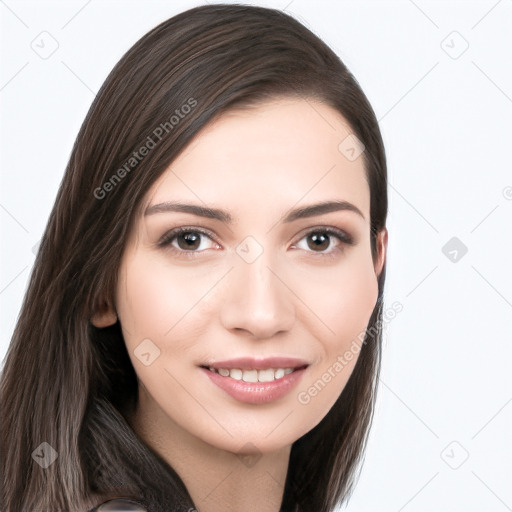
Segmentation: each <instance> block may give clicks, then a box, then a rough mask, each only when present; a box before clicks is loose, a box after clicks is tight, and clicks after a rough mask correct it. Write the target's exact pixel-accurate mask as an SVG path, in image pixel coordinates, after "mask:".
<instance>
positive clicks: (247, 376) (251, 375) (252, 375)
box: [242, 370, 258, 382]
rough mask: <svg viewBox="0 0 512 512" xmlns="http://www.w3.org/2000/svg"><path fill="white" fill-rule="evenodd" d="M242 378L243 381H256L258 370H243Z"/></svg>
mask: <svg viewBox="0 0 512 512" xmlns="http://www.w3.org/2000/svg"><path fill="white" fill-rule="evenodd" d="M242 380H243V381H244V382H258V370H244V372H243V376H242Z"/></svg>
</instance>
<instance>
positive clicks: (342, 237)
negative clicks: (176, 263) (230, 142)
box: [156, 225, 355, 258]
mask: <svg viewBox="0 0 512 512" xmlns="http://www.w3.org/2000/svg"><path fill="white" fill-rule="evenodd" d="M190 232H192V233H200V234H202V235H205V236H206V237H208V238H210V239H211V240H212V241H213V242H214V243H215V244H217V245H221V244H220V243H219V242H217V241H216V236H215V235H214V234H213V233H212V232H211V231H210V230H208V229H205V228H200V227H198V226H179V227H176V228H173V229H170V230H169V231H167V232H166V233H165V234H164V235H163V236H162V237H161V238H160V240H159V241H158V242H157V243H156V245H157V246H158V247H162V248H168V249H170V250H171V251H172V252H175V253H178V254H179V255H180V256H181V255H183V256H184V257H186V258H195V257H198V256H200V255H201V254H202V253H203V252H204V251H184V250H181V249H176V248H175V247H173V246H172V245H171V241H172V240H174V238H176V236H178V235H180V234H181V233H190ZM312 233H325V234H327V235H328V236H330V237H335V238H337V239H338V241H339V242H341V244H342V245H343V244H345V245H354V244H355V240H354V238H353V237H352V236H351V235H350V234H348V233H347V232H346V231H344V230H342V229H340V228H336V227H334V226H322V225H318V226H314V227H311V228H308V229H306V230H305V231H303V232H302V233H301V234H300V235H299V236H298V238H297V241H296V242H295V243H294V244H293V245H292V247H293V246H295V245H296V244H297V243H298V242H300V241H301V240H302V239H303V238H305V237H307V236H308V235H311V234H312ZM339 250H340V249H339V248H338V249H335V250H331V251H330V252H318V253H315V251H306V252H309V253H311V254H313V255H315V256H316V257H322V256H323V257H334V256H335V255H336V254H335V253H337V252H339Z"/></svg>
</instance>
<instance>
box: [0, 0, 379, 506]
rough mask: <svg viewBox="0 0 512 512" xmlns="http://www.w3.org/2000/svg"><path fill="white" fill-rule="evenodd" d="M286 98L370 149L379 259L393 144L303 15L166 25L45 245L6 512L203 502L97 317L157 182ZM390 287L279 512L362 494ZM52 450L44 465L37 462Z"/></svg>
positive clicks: (103, 107) (224, 9) (10, 444)
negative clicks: (226, 124) (243, 116)
mask: <svg viewBox="0 0 512 512" xmlns="http://www.w3.org/2000/svg"><path fill="white" fill-rule="evenodd" d="M283 96H295V97H304V98H314V99H318V100H320V101H322V102H324V103H326V104H327V105H329V106H331V107H332V108H334V109H336V110H337V111H338V112H340V113H341V114H342V115H343V116H344V117H345V119H346V120H347V121H348V122H349V124H350V126H351V128H352V130H353V132H354V134H355V135H356V136H357V138H358V139H359V140H360V141H362V143H363V144H364V146H365V151H364V153H363V155H362V157H363V158H364V163H365V169H366V173H367V180H368V184H369V189H370V201H371V202H370V205H371V206H370V216H371V234H370V235H371V241H372V255H373V257H374V259H375V258H376V257H377V246H376V235H377V233H378V232H379V231H380V230H381V229H382V228H383V227H384V226H385V223H386V214H387V177H386V161H385V153H384V147H383V142H382V138H381V134H380V131H379V127H378V124H377V120H376V117H375V114H374V112H373V110H372V108H371V106H370V104H369V102H368V100H367V98H366V97H365V95H364V93H363V92H362V90H361V88H360V86H359V84H358V83H357V81H356V80H355V78H354V77H353V76H352V74H351V73H350V72H349V71H348V70H347V68H346V67H345V65H344V64H343V63H342V62H341V60H340V59H339V58H338V57H337V56H336V55H335V54H334V52H333V51H332V50H331V49H330V48H329V47H328V46H327V45H326V44H324V43H323V42H322V41H321V40H320V39H319V38H318V37H317V36H316V35H314V34H313V33H312V32H311V31H309V30H308V29H307V28H305V27H304V26H303V25H302V24H301V23H299V22H298V21H296V20H295V19H294V18H292V17H291V16H289V15H287V14H285V13H283V12H281V11H279V10H274V9H268V8H263V7H251V6H244V5H225V4H217V5H205V6H200V7H196V8H193V9H190V10H188V11H185V12H183V13H180V14H178V15H177V16H174V17H173V18H170V19H168V20H167V21H165V22H163V23H161V24H160V25H158V26H157V27H155V28H154V29H153V30H151V31H150V32H149V33H147V34H146V35H145V36H143V37H142V38H141V39H140V40H139V41H137V42H136V43H135V44H134V46H133V47H132V48H130V49H129V50H128V52H127V53H126V54H125V55H124V56H123V57H122V58H121V60H120V61H119V62H118V63H117V64H116V66H115V67H114V69H113V70H112V71H111V73H110V74H109V76H108V77H107V79H106V80H105V83H104V84H103V86H102V87H101V90H100V91H99V93H98V94H97V96H96V98H95V99H94V102H93V104H92V106H91V108H90V110H89V112H88V114H87V116H86V118H85V121H84V122H83V125H82V127H81V129H80V132H79V134H78V136H77V139H76V142H75V145H74V147H73V150H72V153H71V156H70V159H69V163H68V165H67V168H66V171H65V174H64V177H63V180H62V183H61V185H60V188H59V191H58V194H57V198H56V201H55V205H54V207H53V210H52V212H51V215H50V218H49V221H48V224H47V227H46V230H45V232H44V235H43V237H42V240H41V244H40V248H39V252H38V254H37V257H36V261H35V263H34V267H33V269H32V274H31V276H30V281H29V285H28V288H27V291H26V294H25V297H24V301H23V306H22V308H21V312H20V315H19V318H18V321H17V324H16V327H15V330H14V334H13V337H12V340H11V343H10V345H9V349H8V352H7V356H6V359H5V364H4V368H3V372H2V376H1V382H0V400H1V402H0V403H1V413H2V432H1V438H0V441H1V442H0V450H1V473H2V489H1V495H0V497H1V509H2V510H3V511H4V512H25V511H31V512H34V511H38V512H39V511H41V512H42V511H44V512H50V511H66V512H70V511H72V512H74V511H81V512H83V511H84V510H87V509H88V508H90V507H92V506H95V505H97V504H99V503H101V502H102V501H104V499H105V498H107V497H115V496H132V497H134V498H137V499H138V500H139V501H140V502H141V503H143V504H145V505H146V506H147V507H148V508H149V510H151V512H160V511H162V512H164V511H165V512H169V511H174V510H184V511H186V510H188V509H189V508H192V507H193V506H194V505H193V502H192V500H191V498H190V496H189V494H188V492H187V490H186V488H185V486H184V484H183V482H182V481H181V479H180V478H179V476H178V475H177V474H176V473H175V472H174V470H173V469H172V468H171V467H170V466H169V465H168V464H166V463H165V462H164V461H163V460H162V459H161V458H160V457H159V455H158V454H157V453H155V452H154V451H152V450H151V449H150V448H149V447H148V446H147V445H146V444H145V443H143V442H142V441H141V439H140V438H138V436H137V435H136V434H135V433H134V431H133V430H132V429H131V428H130V426H129V425H128V423H127V422H126V420H125V415H124V413H125V411H127V410H128V408H130V407H133V406H134V404H135V402H136V399H137V378H136V374H135V371H134V368H133V366H132V365H131V362H130V359H129V356H128V354H127V351H126V347H125V344H124V341H123V337H122V333H121V329H120V325H119V323H117V324H115V325H113V326H112V327H109V328H105V329H97V328H95V327H93V326H92V324H91V322H90V318H91V316H92V314H93V313H94V312H95V311H97V310H98V308H101V307H103V306H104V304H105V302H109V301H110V302H111V303H113V297H114V290H115V286H116V279H117V274H118V269H119V265H120V261H121V258H122V255H123V251H124V247H125V242H126V239H127V234H128V232H129V230H130V229H131V226H132V223H133V222H134V219H135V216H136V215H137V214H138V210H139V209H140V206H141V204H142V199H143V197H144V195H145V194H146V192H147V191H148V189H149V188H150V187H151V185H152V184H153V183H154V182H155V180H156V179H157V178H158V177H159V176H160V175H161V174H162V173H163V171H164V170H165V169H166V168H168V166H169V165H170V164H171V162H172V161H173V160H174V159H175V158H176V157H177V156H178V155H179V154H180V152H181V151H182V150H183V149H184V148H185V146H186V145H187V144H188V143H190V142H191V141H192V139H193V138H194V137H195V136H196V135H197V134H198V133H199V131H200V130H201V129H202V128H203V127H204V126H205V125H206V124H207V123H208V122H209V121H211V120H212V119H213V118H214V117H216V116H219V115H221V114H222V113H223V112H226V111H228V110H230V109H234V108H241V107H247V106H251V105H257V104H258V103H261V102H262V101H265V100H267V99H273V98H276V97H283ZM143 146H144V147H146V148H147V149H146V150H145V151H143V150H142V149H141V148H142V147H143ZM384 279H385V267H384V269H383V271H382V272H381V274H380V275H379V278H378V284H379V294H378V301H377V304H376V306H375V309H374V311H373V314H372V316H371V319H370V323H369V325H368V329H367V332H366V337H365V338H364V343H363V345H362V348H361V352H360V354H359V358H358V360H357V363H356V366H355V368H354V370H353V374H352V375H351V377H350V379H349V381H348V383H347V385H346V387H345V389H344V390H343V392H342V393H341V395H340V397H339V399H338V400H337V402H336V403H335V405H334V406H333V407H332V409H331V410H330V412H329V413H328V414H327V416H326V417H325V418H324V419H323V420H322V421H321V422H320V423H319V424H318V425H317V426H316V427H315V428H314V429H312V430H311V431H310V432H309V433H307V434H306V435H304V436H303V437H302V438H300V439H299V440H297V441H296V442H295V443H294V444H293V446H292V451H291V456H290V466H289V470H288V475H287V480H286V484H285V492H284V499H283V504H282V509H281V510H282V511H296V512H327V511H331V510H333V509H334V508H335V506H336V505H337V504H339V503H340V502H341V501H342V500H344V499H346V498H347V497H348V496H349V495H350V492H351V490H352V488H353V485H354V482H355V480H356V476H357V471H358V468H359V467H360V462H361V458H362V454H363V452H364V448H365V443H366V439H367V434H368V430H369V427H370V424H371V419H372V413H373V408H374V401H375V392H376V388H377V380H378V374H379V370H380V357H381V324H382V313H383V311H382V305H383V302H382V298H383V286H384ZM42 443H47V444H42ZM50 447H51V449H50ZM52 450H54V451H53V452H52ZM52 454H54V456H55V455H56V457H57V458H56V459H55V461H53V463H49V465H47V467H43V465H46V464H43V465H42V464H41V463H39V464H38V463H37V462H38V461H37V458H38V456H39V457H40V458H41V460H48V461H50V460H51V455H52ZM48 457H50V459H48Z"/></svg>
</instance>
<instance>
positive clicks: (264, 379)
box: [201, 357, 309, 404]
mask: <svg viewBox="0 0 512 512" xmlns="http://www.w3.org/2000/svg"><path fill="white" fill-rule="evenodd" d="M308 366H309V365H308V363H306V362H305V361H302V360H299V359H296V358H289V357H271V358H265V359H255V358H239V359H231V360H229V361H218V362H214V363H210V364H207V365H202V366H201V369H202V371H203V372H205V373H206V374H207V375H208V377H209V378H210V380H211V381H212V382H213V383H214V384H216V385H217V386H218V387H220V388H221V389H222V390H223V391H225V392H226V393H227V394H229V395H230V396H231V397H232V398H234V399H235V400H237V401H240V402H245V403H251V404H261V403H266V402H271V401H273V400H277V399H278V398H281V397H282V396H284V395H286V394H287V393H288V392H289V391H290V390H291V388H292V387H294V385H295V384H296V383H297V382H298V380H299V379H300V378H301V377H302V374H303V373H304V371H305V370H306V368H307V367H308Z"/></svg>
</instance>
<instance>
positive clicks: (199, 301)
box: [115, 98, 385, 452]
mask: <svg viewBox="0 0 512 512" xmlns="http://www.w3.org/2000/svg"><path fill="white" fill-rule="evenodd" d="M351 133H352V132H351V129H350V127H349V126H348V123H347V122H346V121H345V120H344V118H343V117H341V115H340V114H339V113H337V112H336V111H335V110H333V109H332V108H330V107H329V106H326V105H325V104H322V103H319V102H316V101H312V100H310V101H308V102H306V101H304V100H299V99H290V98H288V99H280V100H275V101H273V102H269V103H266V104H263V105H261V106H259V107H257V108H252V109H250V110H243V111H241V110H240V111H233V112H230V113H227V114H223V115H222V116H221V117H220V118H218V120H216V121H215V122H214V123H212V124H211V125H209V126H208V127H206V128H205V129H204V130H203V131H202V132H201V134H199V135H198V136H197V137H196V138H195V139H194V141H193V142H192V143H191V144H190V145H189V146H188V147H187V148H186V150H185V151H184V152H183V153H182V154H181V155H180V156H179V158H177V159H176V160H175V161H174V162H173V163H172V165H171V166H170V167H169V168H168V169H167V170H166V172H164V174H163V175H162V176H161V177H160V178H159V179H158V181H157V182H155V183H154V185H153V187H152V188H151V190H150V191H149V193H148V194H147V196H146V198H145V208H144V213H145V214H143V215H141V217H140V218H138V219H137V220H136V223H135V225H134V228H133V231H132V233H131V236H130V238H129V240H128V244H127V247H126V250H125V254H124V257H123V260H122V264H121V269H120V274H119V280H118V287H117V293H116V304H115V309H116V310H117V314H118V316H119V319H120V323H121V326H122V330H123V335H124V339H125V342H126V346H127V349H128V353H129V355H130V358H131V361H132V363H133V366H134V368H135V371H136V373H137V376H138V379H139V397H140V404H141V405H140V407H142V408H143V409H144V410H141V411H139V413H140V416H141V417H142V418H144V420H143V421H145V422H148V424H153V425H155V424H158V425H159V427H160V428H161V429H162V431H166V430H168V431H174V432H177V431H180V432H183V433H186V434H187V436H189V438H191V439H193V438H196V439H200V440H202V441H204V442H206V443H208V444H209V445H212V446H214V447H217V448H221V449H224V450H228V451H232V452H238V451H240V449H241V448H243V447H244V446H245V445H246V443H248V442H250V443H251V444H252V445H254V446H256V447H257V449H258V450H259V451H261V452H269V451H272V450H276V449H279V448H282V447H284V446H289V445H291V444H292V443H293V442H294V441H296V440H297V439H298V438H299V437H301V436H303V435H304V434H306V433H307V432H308V431H309V430H311V429H312V428H313V427H314V426H315V425H317V424H318V423H319V422H320V421H321V420H322V418H323V417H324V416H325V415H326V414H327V413H328V411H329V410H330V408H331V407H332V406H333V404H334V403H335V401H336V399H337V398H338V397H339V395H340V393H341V392H342V390H343V388H344V386H345V384H346V382H347V380H348V378H349V377H350V375H351V373H352V370H353V368H354V365H355V363H356V361H357V356H358V350H357V349H355V348H354V347H356V346H359V345H360V344H361V342H360V340H361V339H362V338H361V333H364V331H365V329H366V327H367V325H368V321H369V318H370V315H371V313H372V311H373V309H374V306H375V303H376V300H377V294H378V288H377V274H378V273H379V272H380V270H381V268H382V263H383V251H384V248H385V240H384V239H382V238H380V239H379V245H380V250H381V258H380V259H379V260H378V261H377V262H374V261H373V260H372V257H371V247H370V216H369V211H370V193H369V188H368V183H367V181H366V177H365V170H364V165H363V159H362V155H361V156H360V157H359V158H355V159H354V158H353V155H352V153H351V152H348V153H347V152H346V151H345V152H343V151H340V149H339V146H340V143H342V141H344V139H345V138H346V137H347V136H349V135H350V134H351ZM349 140H350V139H349ZM343 144H346V141H345V143H343ZM343 144H342V148H343V147H345V146H343ZM356 150H357V148H356ZM347 154H348V155H349V156H351V157H352V158H347V156H346V155H347ZM327 202H333V203H337V205H338V206H335V207H331V208H330V209H328V210H324V211H322V210H321V209H317V210H316V211H313V210H303V209H304V208H309V207H311V206H312V205H318V204H320V203H327ZM177 203H180V204H184V205H194V206H196V207H201V208H203V210H198V209H197V208H196V210H195V211H194V209H193V208H190V207H182V208H181V209H180V208H175V207H173V205H176V204H177ZM209 209H212V210H213V211H211V210H209ZM301 210H302V213H303V214H302V215H300V212H301ZM297 212H298V213H297ZM200 213H203V214H204V215H205V216H203V215H200ZM306 213H307V215H305V214H306ZM182 228H184V229H182ZM178 229H182V231H181V232H178V231H177V230H178ZM355 343H356V345H355ZM357 343H358V345H357ZM349 352H350V353H352V357H350V356H349ZM337 363H338V364H337ZM209 368H211V369H209Z"/></svg>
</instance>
